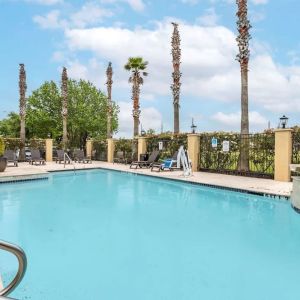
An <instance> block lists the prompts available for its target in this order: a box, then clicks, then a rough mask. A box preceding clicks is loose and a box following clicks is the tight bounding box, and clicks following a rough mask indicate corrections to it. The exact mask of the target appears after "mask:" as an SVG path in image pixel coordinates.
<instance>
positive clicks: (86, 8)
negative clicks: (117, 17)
mask: <svg viewBox="0 0 300 300" xmlns="http://www.w3.org/2000/svg"><path fill="white" fill-rule="evenodd" d="M112 15H113V13H112V12H111V11H110V10H108V9H105V8H102V7H99V6H98V5H96V4H95V3H87V4H84V5H83V6H82V7H81V9H80V10H79V11H78V12H76V13H74V14H72V15H71V16H70V21H71V22H72V26H73V27H77V28H84V27H86V26H87V25H94V24H97V23H100V22H102V20H103V19H104V18H107V17H111V16H112Z"/></svg>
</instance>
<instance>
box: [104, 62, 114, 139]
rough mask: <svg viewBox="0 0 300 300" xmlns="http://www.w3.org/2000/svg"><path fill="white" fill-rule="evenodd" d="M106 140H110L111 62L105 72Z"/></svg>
mask: <svg viewBox="0 0 300 300" xmlns="http://www.w3.org/2000/svg"><path fill="white" fill-rule="evenodd" d="M106 75H107V82H106V84H107V138H108V139H110V138H112V103H111V88H112V84H113V81H112V75H113V71H112V66H111V62H110V63H109V64H108V67H107V70H106Z"/></svg>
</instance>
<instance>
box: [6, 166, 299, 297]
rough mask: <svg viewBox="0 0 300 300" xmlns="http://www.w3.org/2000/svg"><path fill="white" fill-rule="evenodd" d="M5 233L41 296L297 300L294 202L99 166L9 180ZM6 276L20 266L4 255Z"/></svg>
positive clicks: (21, 290) (19, 293) (26, 291)
mask: <svg viewBox="0 0 300 300" xmlns="http://www.w3.org/2000/svg"><path fill="white" fill-rule="evenodd" d="M0 238H1V239H3V240H7V241H10V242H14V243H16V244H19V245H20V246H22V247H23V248H24V250H25V251H26V253H27V256H28V270H27V273H26V275H25V278H24V280H23V282H22V283H21V285H20V286H19V287H18V289H17V290H16V291H15V292H14V293H13V294H12V295H11V296H13V297H16V298H18V299H36V300H48V299H51V300H54V299H55V300H68V299H70V300H71V299H72V300H83V299H84V300H89V299H90V300H98V299H105V300H121V299H122V300H123V299H124V300H160V299H161V300H181V299H182V300H198V299H204V300H210V299H216V300H224V299H228V300H235V299H236V300H254V299H255V300H260V299H263V300H269V299H270V300H277V299H278V300H289V299H291V300H295V299H298V298H299V293H300V291H299V275H300V215H298V214H296V213H295V212H294V211H293V210H292V209H291V207H290V204H289V203H288V202H287V201H283V200H282V201H279V200H270V199H265V198H263V197H259V196H253V195H247V194H242V193H236V192H230V191H224V190H218V189H211V188H206V187H201V186H195V185H190V184H184V183H179V182H173V181H167V180H159V179H155V178H149V177H143V176H135V175H131V174H124V173H118V172H113V171H105V170H96V171H86V172H80V173H77V175H75V176H74V174H73V173H61V174H54V175H53V176H51V177H50V179H49V180H43V181H33V182H27V183H16V184H2V185H0ZM0 268H1V272H2V274H4V278H5V280H6V281H7V280H8V279H9V278H11V276H12V274H13V272H14V271H15V269H16V262H15V261H14V260H13V259H12V258H11V257H10V256H9V257H8V256H7V255H4V254H1V253H0Z"/></svg>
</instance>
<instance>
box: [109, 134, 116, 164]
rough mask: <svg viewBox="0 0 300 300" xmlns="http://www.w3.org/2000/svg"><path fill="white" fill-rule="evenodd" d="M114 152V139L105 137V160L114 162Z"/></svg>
mask: <svg viewBox="0 0 300 300" xmlns="http://www.w3.org/2000/svg"><path fill="white" fill-rule="evenodd" d="M114 152H115V141H114V139H112V138H110V139H107V162H109V163H112V162H114Z"/></svg>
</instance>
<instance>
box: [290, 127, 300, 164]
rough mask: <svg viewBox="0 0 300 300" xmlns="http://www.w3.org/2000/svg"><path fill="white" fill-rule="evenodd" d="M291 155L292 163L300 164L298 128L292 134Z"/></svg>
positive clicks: (299, 133)
mask: <svg viewBox="0 0 300 300" xmlns="http://www.w3.org/2000/svg"><path fill="white" fill-rule="evenodd" d="M292 153H293V155H292V163H293V164H300V128H299V127H296V128H294V132H293V152H292Z"/></svg>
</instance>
